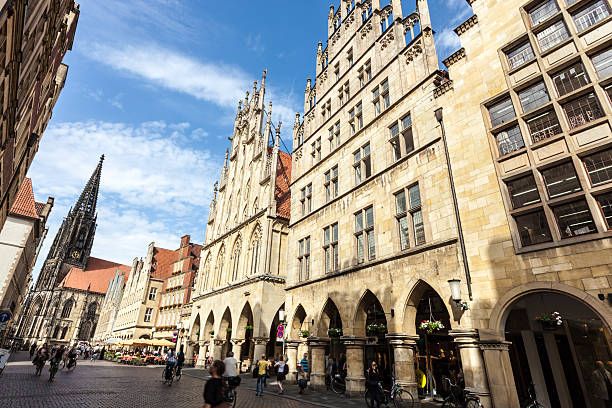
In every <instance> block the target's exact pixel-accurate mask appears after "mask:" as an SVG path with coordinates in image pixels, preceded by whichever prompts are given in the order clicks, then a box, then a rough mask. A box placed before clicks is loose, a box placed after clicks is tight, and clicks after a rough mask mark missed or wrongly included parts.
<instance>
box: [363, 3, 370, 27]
mask: <svg viewBox="0 0 612 408" xmlns="http://www.w3.org/2000/svg"><path fill="white" fill-rule="evenodd" d="M372 13H373V11H372V3H370V5H369V6H368V9H367V10H365V11H364V12H363V13H362V14H361V21H362V22H363V23H365V22H366V21H368V19H369V18H370V17H372Z"/></svg>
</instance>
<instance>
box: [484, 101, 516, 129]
mask: <svg viewBox="0 0 612 408" xmlns="http://www.w3.org/2000/svg"><path fill="white" fill-rule="evenodd" d="M489 115H491V126H493V127H495V126H497V125H501V124H502V123H505V122H507V121H509V120H510V119H512V118H513V117H515V116H516V113H515V112H514V107H513V106H512V101H511V100H510V98H508V99H505V100H503V101H501V102H499V103H497V104H495V105H493V106H491V107H490V108H489Z"/></svg>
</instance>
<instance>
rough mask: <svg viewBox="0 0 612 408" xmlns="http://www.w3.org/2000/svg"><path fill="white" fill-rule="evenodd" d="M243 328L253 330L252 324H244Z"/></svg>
mask: <svg viewBox="0 0 612 408" xmlns="http://www.w3.org/2000/svg"><path fill="white" fill-rule="evenodd" d="M244 330H253V326H251V325H246V326H244Z"/></svg>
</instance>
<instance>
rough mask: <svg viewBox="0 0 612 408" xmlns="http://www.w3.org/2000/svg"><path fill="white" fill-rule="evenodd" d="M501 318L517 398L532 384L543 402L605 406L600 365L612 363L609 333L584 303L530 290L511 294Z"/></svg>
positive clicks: (524, 395)
mask: <svg viewBox="0 0 612 408" xmlns="http://www.w3.org/2000/svg"><path fill="white" fill-rule="evenodd" d="M582 297H584V293H582ZM600 308H601V310H603V309H604V308H606V306H605V305H604V304H601V306H600ZM601 310H600V311H601ZM500 323H501V327H502V328H503V329H504V333H505V337H506V340H508V341H510V342H511V345H510V349H509V353H510V361H511V364H512V371H513V374H514V381H515V385H516V390H517V393H518V397H519V401H524V400H525V399H526V398H527V397H528V387H529V386H530V384H534V390H535V394H536V397H537V399H538V401H539V402H540V403H542V404H543V405H544V406H546V407H562V408H565V407H572V406H573V407H591V408H600V407H605V406H607V405H605V404H606V402H605V401H606V400H605V399H604V398H605V397H606V396H607V394H608V392H607V391H608V390H607V389H606V386H605V377H606V376H605V373H606V372H605V371H604V370H605V369H606V368H607V369H608V370H610V369H612V363H610V361H611V360H612V349H611V348H610V340H611V339H612V338H611V336H610V330H609V327H608V326H607V325H606V324H605V323H604V322H603V321H602V319H601V317H600V316H599V315H598V314H597V313H596V312H595V311H594V310H593V309H592V308H591V307H589V306H588V305H587V303H585V302H584V301H582V300H581V299H579V298H577V297H574V296H571V295H570V294H568V293H563V292H561V291H552V290H540V291H535V292H533V291H532V292H531V293H526V294H524V295H522V296H520V297H518V298H516V299H514V300H513V301H512V302H511V303H510V304H509V305H508V306H507V307H506V309H505V311H504V313H503V316H501V317H500ZM606 365H608V367H606Z"/></svg>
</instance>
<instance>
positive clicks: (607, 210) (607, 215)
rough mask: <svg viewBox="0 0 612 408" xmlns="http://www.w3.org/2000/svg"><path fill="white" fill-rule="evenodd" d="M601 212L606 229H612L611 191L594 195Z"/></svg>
mask: <svg viewBox="0 0 612 408" xmlns="http://www.w3.org/2000/svg"><path fill="white" fill-rule="evenodd" d="M595 199H596V200H597V203H598V204H599V208H601V212H602V213H603V217H604V220H605V221H606V227H607V228H608V230H612V192H610V193H605V194H602V195H600V196H597V197H595Z"/></svg>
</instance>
